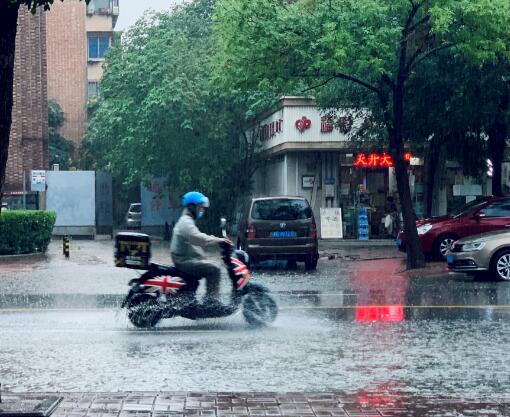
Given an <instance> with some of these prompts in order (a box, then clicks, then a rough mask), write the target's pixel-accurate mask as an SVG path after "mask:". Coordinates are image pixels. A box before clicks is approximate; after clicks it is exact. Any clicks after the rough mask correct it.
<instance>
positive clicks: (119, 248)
mask: <svg viewBox="0 0 510 417" xmlns="http://www.w3.org/2000/svg"><path fill="white" fill-rule="evenodd" d="M150 258H151V239H150V237H149V235H145V234H143V233H130V232H121V233H117V236H116V237H115V266H118V267H121V268H133V269H149V261H150Z"/></svg>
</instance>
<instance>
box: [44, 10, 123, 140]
mask: <svg viewBox="0 0 510 417" xmlns="http://www.w3.org/2000/svg"><path fill="white" fill-rule="evenodd" d="M47 15H48V16H47V28H48V29H47V32H48V37H47V51H48V99H49V100H55V101H57V102H58V103H59V104H60V106H61V107H62V110H63V111H64V118H65V122H64V126H63V127H62V129H61V130H60V133H61V134H62V136H64V137H65V138H67V139H69V140H72V141H73V142H74V144H75V146H76V147H79V146H80V143H81V141H82V139H83V135H84V133H85V124H86V121H87V118H88V114H89V112H88V110H89V109H90V108H91V107H92V106H93V104H94V103H95V102H96V101H97V98H98V96H99V94H100V81H101V77H102V74H103V64H104V61H105V55H106V52H107V51H108V48H109V47H110V46H111V44H112V40H113V30H114V28H115V24H116V22H117V18H118V15H119V0H91V1H90V3H89V4H88V5H87V4H86V3H85V2H84V1H80V0H66V1H65V2H63V3H62V2H55V3H54V4H53V6H52V8H51V10H50V11H49V12H48V13H47Z"/></svg>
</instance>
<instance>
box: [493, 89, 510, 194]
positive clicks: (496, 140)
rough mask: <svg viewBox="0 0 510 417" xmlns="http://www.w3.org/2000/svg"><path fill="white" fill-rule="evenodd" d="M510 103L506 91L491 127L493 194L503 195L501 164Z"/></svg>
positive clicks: (509, 97) (506, 134) (506, 136)
mask: <svg viewBox="0 0 510 417" xmlns="http://www.w3.org/2000/svg"><path fill="white" fill-rule="evenodd" d="M509 104H510V96H509V94H508V92H507V93H505V94H504V95H503V96H502V97H501V98H500V103H499V107H498V112H497V114H496V116H495V119H494V122H493V124H492V126H491V127H490V128H489V132H488V134H489V153H490V156H491V162H492V171H493V172H492V194H493V195H495V196H502V195H503V189H502V185H501V171H502V170H501V164H502V163H503V160H504V154H505V149H506V140H507V138H508V122H507V118H506V113H507V112H508V108H509V107H510V106H509Z"/></svg>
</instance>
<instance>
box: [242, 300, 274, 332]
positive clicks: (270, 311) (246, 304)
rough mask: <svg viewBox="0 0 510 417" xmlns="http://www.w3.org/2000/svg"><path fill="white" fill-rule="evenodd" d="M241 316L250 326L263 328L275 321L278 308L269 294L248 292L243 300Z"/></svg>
mask: <svg viewBox="0 0 510 417" xmlns="http://www.w3.org/2000/svg"><path fill="white" fill-rule="evenodd" d="M243 315H244V318H245V319H246V321H247V322H248V324H249V325H250V326H254V327H259V326H264V325H266V324H269V323H272V322H273V321H275V319H276V316H277V315H278V306H277V305H276V302H275V301H274V300H273V298H272V297H271V296H270V295H269V294H267V293H265V292H250V293H248V294H246V295H245V296H244V299H243Z"/></svg>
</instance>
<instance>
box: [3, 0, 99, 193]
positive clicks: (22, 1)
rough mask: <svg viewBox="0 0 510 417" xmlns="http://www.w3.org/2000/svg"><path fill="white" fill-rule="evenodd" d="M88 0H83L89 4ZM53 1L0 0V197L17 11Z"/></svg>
mask: <svg viewBox="0 0 510 417" xmlns="http://www.w3.org/2000/svg"><path fill="white" fill-rule="evenodd" d="M89 1H90V0H85V2H86V3H88V2H89ZM52 4H53V0H2V1H0V197H1V196H2V192H3V187H4V182H5V170H6V166H7V158H8V153H9V135H10V133H11V124H12V93H13V79H14V53H15V49H16V32H17V28H18V10H19V8H20V7H21V6H26V7H28V9H30V10H31V11H32V13H35V12H36V10H37V9H38V8H39V7H42V8H43V9H44V10H49V9H50V6H51V5H52Z"/></svg>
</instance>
